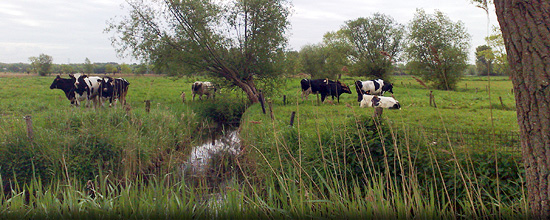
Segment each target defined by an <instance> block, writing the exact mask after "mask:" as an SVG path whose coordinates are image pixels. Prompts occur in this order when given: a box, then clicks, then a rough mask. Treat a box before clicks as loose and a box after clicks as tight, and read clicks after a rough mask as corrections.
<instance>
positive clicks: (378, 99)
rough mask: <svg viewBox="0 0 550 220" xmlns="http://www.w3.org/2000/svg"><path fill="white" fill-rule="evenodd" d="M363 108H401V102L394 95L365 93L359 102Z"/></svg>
mask: <svg viewBox="0 0 550 220" xmlns="http://www.w3.org/2000/svg"><path fill="white" fill-rule="evenodd" d="M359 106H360V107H361V108H365V107H380V108H387V109H401V105H399V102H398V101H397V100H395V99H394V98H393V97H386V96H377V95H366V94H365V95H363V98H362V99H361V103H360V104H359Z"/></svg>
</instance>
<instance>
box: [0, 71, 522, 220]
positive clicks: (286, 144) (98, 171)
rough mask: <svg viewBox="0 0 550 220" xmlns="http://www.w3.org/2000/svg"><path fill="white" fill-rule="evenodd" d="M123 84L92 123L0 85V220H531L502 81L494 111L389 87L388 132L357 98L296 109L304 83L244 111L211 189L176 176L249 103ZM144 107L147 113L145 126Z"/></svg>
mask: <svg viewBox="0 0 550 220" xmlns="http://www.w3.org/2000/svg"><path fill="white" fill-rule="evenodd" d="M124 78H126V79H127V80H128V81H129V82H130V83H131V84H130V91H129V93H128V97H127V100H128V103H129V106H130V107H129V108H108V107H106V108H100V109H91V108H84V107H73V106H70V104H69V101H68V100H67V99H66V98H65V96H64V94H63V92H62V91H61V90H50V89H49V85H50V84H51V82H52V81H53V79H54V77H53V76H51V77H36V76H18V77H4V75H2V76H1V77H0V138H1V139H0V157H1V158H0V161H1V162H0V171H1V179H0V181H1V182H2V183H3V185H4V187H6V186H7V185H9V184H12V185H13V184H15V182H17V183H18V184H15V186H17V187H16V189H15V190H13V191H9V190H8V191H6V188H4V189H5V190H4V193H3V194H1V195H0V200H1V201H2V203H1V205H0V216H6V217H16V216H20V214H21V213H24V214H25V216H26V217H29V218H31V217H37V216H41V215H48V216H53V217H71V216H72V217H79V216H80V217H83V216H88V217H90V216H95V217H116V218H151V217H159V216H160V217H169V216H188V217H189V218H195V217H204V218H224V217H232V218H237V217H239V218H241V217H257V218H258V217H260V218H266V217H268V218H279V217H285V218H289V217H290V218H304V217H307V218H312V217H318V218H335V217H338V216H350V217H363V218H383V217H397V218H412V217H415V218H435V219H439V218H456V217H466V216H473V217H485V218H499V217H505V216H510V217H511V218H519V217H524V216H525V214H526V213H527V212H526V211H527V208H526V205H525V203H524V201H525V194H524V193H523V191H522V190H523V187H522V184H523V179H522V172H523V171H522V170H523V168H522V167H521V163H520V161H519V158H520V156H519V146H517V140H515V141H508V142H503V141H501V140H500V139H499V140H498V141H497V139H498V138H497V137H496V135H492V134H493V133H494V134H501V133H506V134H508V133H512V134H513V133H515V132H517V130H518V126H517V122H516V113H515V110H514V108H515V102H514V95H513V93H512V91H511V89H512V85H511V82H510V81H509V80H507V79H506V78H498V77H492V78H491V84H490V93H491V98H490V99H489V93H488V91H487V90H486V88H488V81H487V78H483V77H482V78H478V77H471V78H470V77H468V78H465V80H464V81H462V82H461V83H460V84H459V86H458V90H457V91H438V90H434V91H433V94H434V97H435V102H436V104H437V108H435V107H432V106H430V103H429V93H430V90H428V89H426V88H424V87H423V86H421V85H420V84H419V83H418V82H417V81H416V80H414V79H413V78H411V77H406V76H399V77H395V78H394V79H393V83H394V92H395V94H394V96H395V98H396V99H397V100H399V102H400V103H401V105H402V110H384V113H383V116H382V121H380V122H378V121H377V120H373V119H372V118H371V116H372V114H373V109H370V108H366V109H363V108H359V105H358V102H357V100H356V99H357V95H356V94H344V95H342V97H341V100H340V103H336V101H334V103H330V102H327V103H323V104H319V103H318V102H317V100H316V97H315V96H310V97H309V100H307V101H302V100H301V99H300V89H299V88H300V87H299V81H300V79H297V78H290V79H287V81H286V83H283V84H282V85H281V86H280V89H279V92H277V93H272V94H266V97H267V101H268V103H271V106H272V109H273V119H272V118H271V116H270V111H269V108H267V114H265V115H264V114H263V113H262V110H261V107H260V105H252V106H250V107H249V108H248V109H247V110H246V112H245V113H244V115H243V118H242V120H241V126H240V131H241V139H242V141H243V150H242V152H241V153H240V154H238V155H230V154H221V155H217V156H216V157H213V158H216V159H215V160H213V161H211V164H212V165H211V167H210V168H209V176H200V177H198V178H197V177H194V176H188V174H186V173H185V172H184V171H182V164H184V163H185V161H186V159H187V158H188V156H189V152H190V150H191V148H192V147H193V146H197V145H199V144H200V143H202V142H203V141H204V140H205V139H206V138H208V137H210V136H211V133H212V131H214V130H213V129H212V126H213V124H215V123H213V121H215V117H222V116H223V117H226V116H227V115H230V116H231V117H227V118H232V117H235V116H234V115H233V114H234V113H235V112H238V111H240V110H239V109H238V108H234V107H235V106H237V105H236V104H237V103H240V102H243V100H244V99H245V98H244V95H243V94H242V93H240V92H230V91H228V90H222V93H221V94H218V95H217V96H216V101H215V102H213V101H210V100H208V101H194V102H193V101H191V83H192V82H193V81H195V80H205V79H191V78H168V77H162V76H134V75H129V76H124ZM342 81H343V82H344V83H346V84H348V85H349V84H353V81H354V79H353V78H344V79H343V80H342ZM350 87H351V89H352V91H354V90H355V89H354V87H353V86H350ZM182 91H184V92H185V93H186V94H187V102H186V103H182V101H181V99H180V93H181V92H182ZM476 91H477V92H476ZM283 97H286V100H285V101H286V104H285V103H284V102H283ZM145 100H151V103H152V106H151V111H150V113H147V112H146V111H145V103H144V101H145ZM500 100H502V104H501V101H500ZM267 106H269V105H267ZM292 112H295V113H296V117H295V123H294V126H292V127H291V126H289V123H290V117H291V114H292ZM27 115H30V116H32V123H33V128H34V137H33V140H32V141H30V140H29V138H28V136H27V134H28V133H27V129H26V123H25V120H24V119H23V117H24V116H27ZM235 115H237V114H235ZM229 121H231V120H229ZM435 134H437V137H436V135H435ZM481 137H483V138H481ZM478 138H479V141H478V142H470V141H469V140H471V139H478ZM497 167H498V169H497ZM14 174H16V175H14ZM219 179H223V181H221V180H219ZM88 180H89V181H91V182H92V183H95V186H96V188H94V190H95V191H94V190H90V188H89V187H87V186H86V182H87V181H88ZM212 182H216V184H213V183H212ZM92 191H94V192H93V193H91V192H92ZM220 198H223V199H220ZM33 204H34V205H33ZM190 213H191V214H190Z"/></svg>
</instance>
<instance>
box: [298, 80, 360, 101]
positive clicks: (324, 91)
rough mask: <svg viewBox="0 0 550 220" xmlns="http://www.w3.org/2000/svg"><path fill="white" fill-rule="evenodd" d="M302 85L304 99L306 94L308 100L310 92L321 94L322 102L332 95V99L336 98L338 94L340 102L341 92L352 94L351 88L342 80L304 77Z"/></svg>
mask: <svg viewBox="0 0 550 220" xmlns="http://www.w3.org/2000/svg"><path fill="white" fill-rule="evenodd" d="M300 85H301V87H302V100H303V99H304V96H305V97H306V100H307V97H308V96H309V94H321V102H324V101H325V98H326V97H327V96H328V95H330V96H332V100H334V96H336V98H337V99H338V103H339V102H340V95H341V94H343V93H348V94H351V90H350V88H349V87H348V86H346V84H344V83H342V82H340V81H336V82H334V81H332V80H329V79H302V80H301V81H300Z"/></svg>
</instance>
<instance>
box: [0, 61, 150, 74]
mask: <svg viewBox="0 0 550 220" xmlns="http://www.w3.org/2000/svg"><path fill="white" fill-rule="evenodd" d="M91 65H92V66H93V68H91V69H92V71H91V73H92V74H105V73H135V74H160V73H157V72H156V71H155V70H154V69H153V68H152V66H151V65H146V64H135V63H134V64H125V63H123V64H118V63H115V62H109V63H93V64H91ZM86 69H87V68H86V64H83V63H75V64H52V68H51V74H59V73H65V74H69V73H90V72H89V71H86ZM0 72H8V73H28V74H30V73H32V72H33V68H32V65H31V64H28V63H0Z"/></svg>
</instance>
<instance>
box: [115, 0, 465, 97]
mask: <svg viewBox="0 0 550 220" xmlns="http://www.w3.org/2000/svg"><path fill="white" fill-rule="evenodd" d="M128 4H129V6H130V10H129V11H130V15H129V16H127V17H123V18H122V20H120V21H115V20H112V21H111V23H110V25H109V26H108V28H107V29H106V31H107V32H112V33H114V36H113V37H112V41H113V45H115V46H116V47H117V49H118V50H119V52H120V53H121V54H122V55H130V56H133V57H135V58H137V59H139V60H144V61H147V62H150V63H153V64H154V67H155V68H156V69H157V71H160V72H168V73H172V74H181V75H186V74H196V73H204V74H208V75H210V76H212V77H217V78H220V81H225V82H228V83H227V84H228V85H232V86H236V87H239V88H241V89H242V90H243V91H245V92H246V94H247V95H248V97H249V98H250V100H251V101H252V102H256V101H257V95H258V92H257V88H256V80H260V81H266V80H269V79H274V78H278V76H280V75H281V74H285V73H302V72H304V73H307V74H310V75H311V76H312V77H315V78H319V77H329V78H336V76H337V75H338V74H341V73H344V74H351V75H355V76H367V77H372V78H387V76H388V74H390V73H391V72H392V71H393V67H394V65H395V64H397V63H400V62H401V63H406V64H407V65H406V69H407V70H408V72H409V73H410V74H414V75H418V76H420V77H422V78H423V79H424V80H425V81H427V82H432V84H433V86H434V87H435V88H438V89H446V90H452V89H455V87H456V83H457V82H458V80H459V79H460V78H461V77H462V76H463V74H464V72H465V69H466V67H467V60H468V51H469V47H470V45H469V43H470V35H469V34H468V33H467V31H466V29H465V27H464V25H463V23H462V22H453V21H451V20H450V19H449V18H448V17H447V16H446V15H445V14H443V13H442V12H440V11H435V14H427V13H426V12H425V11H424V10H422V9H418V10H417V11H416V14H415V16H414V18H413V20H412V21H411V22H410V23H409V25H408V26H406V27H405V26H404V25H402V24H399V23H397V22H396V21H395V20H394V19H393V18H391V17H389V16H387V15H383V14H380V13H376V14H374V15H373V16H371V17H367V18H358V19H356V20H351V21H347V22H346V23H345V24H344V26H343V27H342V28H341V29H340V30H338V31H336V32H329V33H327V34H325V36H324V38H323V42H322V43H319V44H312V45H307V46H305V47H303V48H302V49H301V50H300V51H299V52H288V51H286V50H285V47H286V43H287V38H286V35H285V31H286V30H287V28H288V25H289V22H288V15H289V11H290V3H289V2H287V1H284V0H275V1H273V0H248V1H244V0H236V1H230V2H203V1H199V0H173V1H162V2H158V3H154V2H144V1H128ZM157 4H158V5H157Z"/></svg>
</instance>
